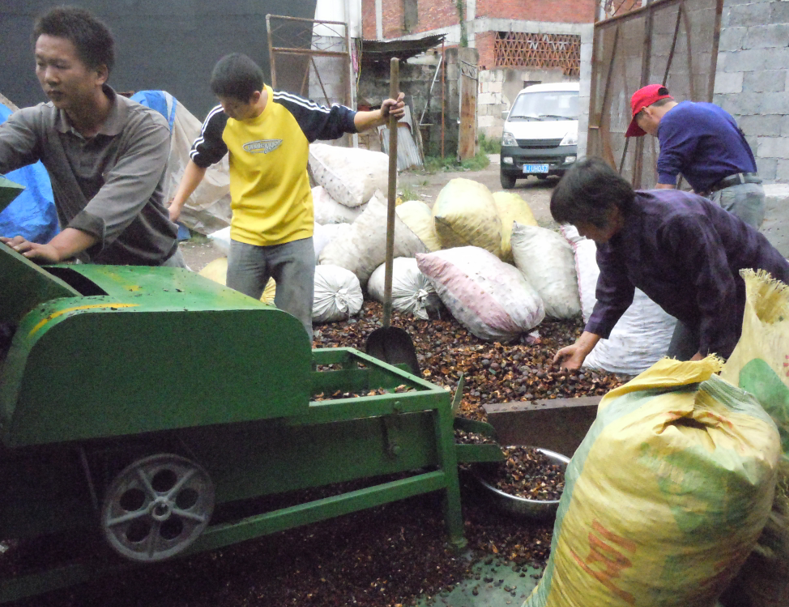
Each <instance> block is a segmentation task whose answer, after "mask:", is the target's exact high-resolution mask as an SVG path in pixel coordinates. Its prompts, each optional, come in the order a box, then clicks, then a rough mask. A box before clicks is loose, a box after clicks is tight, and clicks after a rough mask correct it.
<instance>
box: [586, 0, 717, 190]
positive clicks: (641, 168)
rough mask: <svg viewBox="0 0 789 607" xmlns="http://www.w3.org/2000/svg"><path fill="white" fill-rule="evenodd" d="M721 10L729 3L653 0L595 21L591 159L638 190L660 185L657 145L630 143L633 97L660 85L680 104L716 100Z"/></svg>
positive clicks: (653, 141)
mask: <svg viewBox="0 0 789 607" xmlns="http://www.w3.org/2000/svg"><path fill="white" fill-rule="evenodd" d="M722 9H723V0H655V1H654V2H653V1H651V0H647V3H646V6H644V7H642V8H639V9H636V10H633V11H631V12H628V13H624V14H621V15H616V16H614V17H611V18H609V19H606V20H604V21H599V22H597V23H595V26H594V50H593V53H592V82H591V90H590V102H589V139H588V147H587V154H588V155H589V156H599V157H601V158H603V159H604V160H605V161H606V162H608V164H610V165H611V166H612V167H614V168H616V169H618V170H619V173H620V174H621V175H622V176H623V177H625V178H626V179H628V180H629V181H630V182H631V183H632V184H633V186H634V187H635V188H650V187H652V186H654V184H655V183H656V181H657V173H656V168H655V163H656V161H657V156H658V142H657V139H656V138H654V137H650V136H646V137H634V138H630V139H627V138H625V131H626V130H627V127H628V125H629V124H630V120H631V117H632V116H631V112H630V96H631V95H632V94H633V92H635V91H636V90H637V89H638V88H640V87H642V86H644V85H646V84H652V83H662V84H665V86H666V87H667V88H668V90H669V91H670V93H671V95H672V96H673V97H674V98H675V99H676V100H677V101H683V100H690V101H712V94H713V90H714V87H715V67H716V62H717V58H718V39H719V37H720V22H721V12H722Z"/></svg>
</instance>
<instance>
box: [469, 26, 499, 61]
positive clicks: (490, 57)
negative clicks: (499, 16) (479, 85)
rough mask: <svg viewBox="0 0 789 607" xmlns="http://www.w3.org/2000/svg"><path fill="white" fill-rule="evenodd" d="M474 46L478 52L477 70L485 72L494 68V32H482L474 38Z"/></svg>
mask: <svg viewBox="0 0 789 607" xmlns="http://www.w3.org/2000/svg"><path fill="white" fill-rule="evenodd" d="M474 40H475V43H476V44H475V46H476V47H477V50H478V51H479V69H481V70H487V69H492V68H494V67H496V57H495V52H494V46H495V44H496V32H482V33H479V34H477V35H476V36H475V38H474Z"/></svg>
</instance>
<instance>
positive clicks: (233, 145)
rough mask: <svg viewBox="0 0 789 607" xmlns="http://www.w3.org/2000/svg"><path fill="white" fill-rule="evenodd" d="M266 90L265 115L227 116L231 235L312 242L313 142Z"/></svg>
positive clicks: (261, 241) (259, 241) (267, 241)
mask: <svg viewBox="0 0 789 607" xmlns="http://www.w3.org/2000/svg"><path fill="white" fill-rule="evenodd" d="M266 92H267V93H268V102H267V103H266V107H265V109H264V110H263V112H262V113H261V114H260V116H258V117H257V118H253V119H251V120H241V121H239V120H234V119H233V118H228V119H227V125H226V126H225V129H224V132H223V134H222V140H223V141H224V142H225V145H226V146H227V149H228V151H229V152H230V199H231V203H230V207H231V209H232V210H233V219H232V221H231V224H230V237H231V238H232V239H233V240H237V241H239V242H245V243H247V244H252V245H259V246H266V245H275V244H283V243H286V242H292V241H294V240H300V239H302V238H309V237H310V236H312V230H313V221H314V219H313V210H312V191H311V190H310V182H309V178H308V177H307V160H308V158H309V142H308V141H307V137H306V136H305V135H304V133H303V132H302V130H301V127H299V124H298V123H297V122H296V119H295V118H294V117H293V115H292V114H291V113H290V112H289V111H288V110H287V109H286V108H285V107H284V106H283V105H281V104H278V103H274V102H273V92H272V90H271V88H270V87H266Z"/></svg>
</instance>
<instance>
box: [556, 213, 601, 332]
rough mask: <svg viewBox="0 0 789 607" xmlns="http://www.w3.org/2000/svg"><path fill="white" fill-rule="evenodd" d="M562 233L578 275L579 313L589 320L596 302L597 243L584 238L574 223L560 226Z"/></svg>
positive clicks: (598, 270)
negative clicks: (571, 252)
mask: <svg viewBox="0 0 789 607" xmlns="http://www.w3.org/2000/svg"><path fill="white" fill-rule="evenodd" d="M561 230H562V234H564V237H565V238H566V239H567V242H569V243H570V246H571V247H572V249H573V255H574V256H575V274H576V276H577V277H578V297H579V299H580V300H581V315H582V316H583V319H584V322H585V323H586V322H589V317H590V316H591V315H592V310H594V305H595V303H597V297H596V296H595V291H596V290H597V277H598V276H599V275H600V268H598V267H597V245H596V244H595V243H594V240H590V239H588V238H584V237H583V236H581V235H580V234H579V233H578V229H577V228H576V227H575V226H574V225H570V224H565V225H563V226H562V227H561Z"/></svg>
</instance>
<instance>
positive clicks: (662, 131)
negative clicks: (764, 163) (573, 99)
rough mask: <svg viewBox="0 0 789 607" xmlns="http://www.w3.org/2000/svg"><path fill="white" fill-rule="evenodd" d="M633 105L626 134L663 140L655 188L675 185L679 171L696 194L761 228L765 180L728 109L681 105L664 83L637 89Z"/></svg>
mask: <svg viewBox="0 0 789 607" xmlns="http://www.w3.org/2000/svg"><path fill="white" fill-rule="evenodd" d="M630 108H631V110H632V112H633V119H632V121H631V122H630V126H629V127H628V129H627V132H626V133H625V136H626V137H641V136H643V135H645V134H647V133H649V134H650V135H652V136H654V137H657V138H658V141H660V156H659V157H658V161H657V172H658V183H657V186H656V187H657V188H675V187H676V184H677V175H679V174H680V173H681V174H682V176H683V177H684V178H685V179H686V180H687V181H688V183H689V184H690V185H691V187H692V188H693V190H694V191H695V192H696V193H697V194H701V195H702V196H706V197H708V198H709V199H710V200H712V201H713V202H715V203H717V204H719V205H720V206H721V207H723V208H724V209H726V210H727V211H729V212H731V213H733V214H734V215H736V216H737V217H739V218H740V219H742V220H743V221H745V222H746V223H748V224H750V225H752V226H753V227H755V228H757V229H758V228H759V226H760V225H761V223H762V220H763V219H764V189H763V188H762V185H761V183H762V180H761V179H760V178H759V176H758V175H757V174H756V160H755V159H754V157H753V152H752V151H751V147H750V146H749V145H748V142H747V141H746V140H745V136H744V134H743V132H742V130H741V129H740V128H739V127H738V126H737V123H736V122H735V120H734V118H733V117H732V116H731V115H730V114H729V113H728V112H726V111H725V110H723V109H721V108H720V107H718V106H717V105H715V104H714V103H702V102H693V101H682V102H679V103H678V102H676V101H675V100H674V98H673V97H672V96H671V95H669V92H668V89H667V88H666V87H664V86H663V85H662V84H650V85H648V86H645V87H643V88H641V89H638V90H637V91H636V92H635V93H633V96H632V97H631V98H630Z"/></svg>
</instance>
